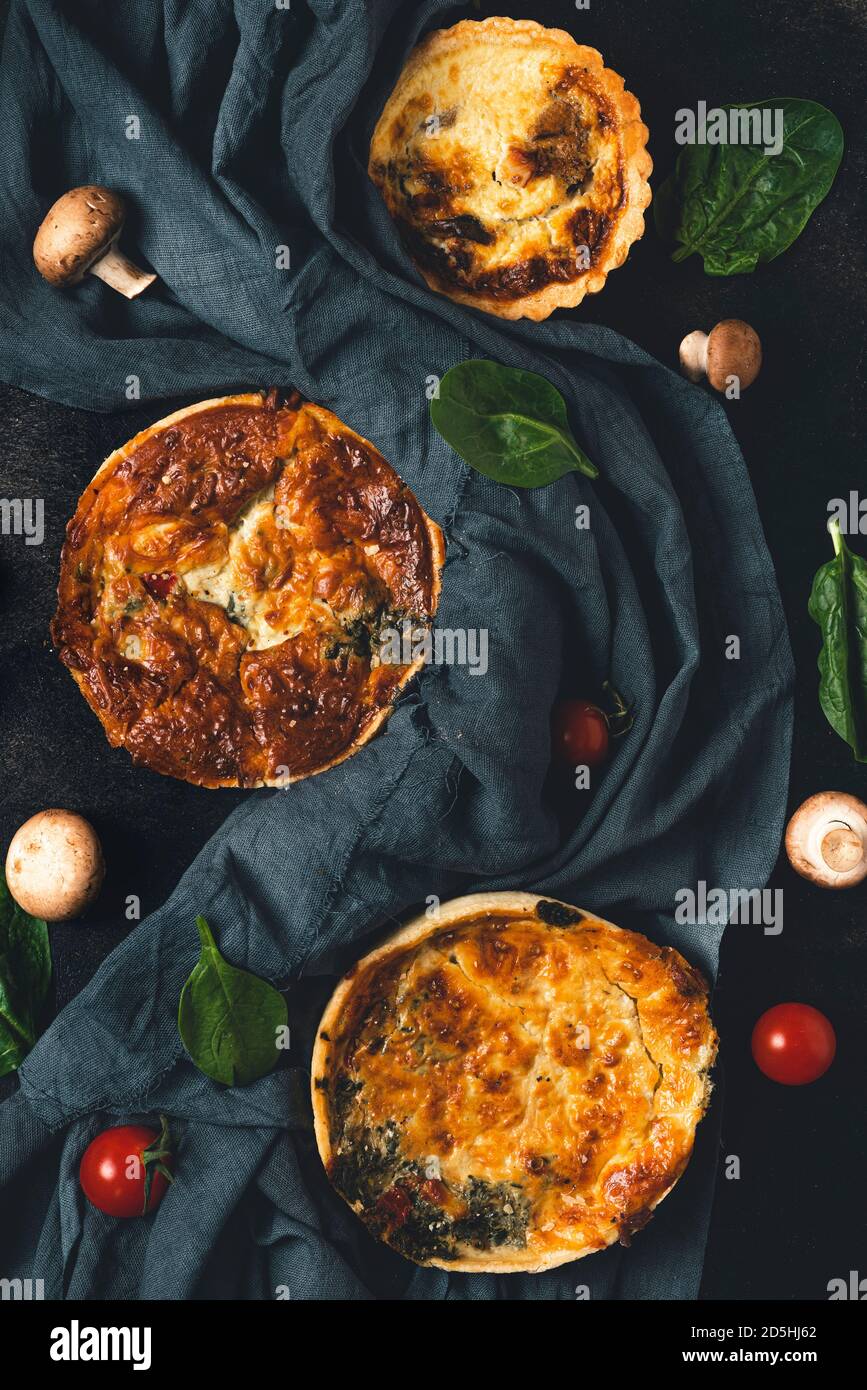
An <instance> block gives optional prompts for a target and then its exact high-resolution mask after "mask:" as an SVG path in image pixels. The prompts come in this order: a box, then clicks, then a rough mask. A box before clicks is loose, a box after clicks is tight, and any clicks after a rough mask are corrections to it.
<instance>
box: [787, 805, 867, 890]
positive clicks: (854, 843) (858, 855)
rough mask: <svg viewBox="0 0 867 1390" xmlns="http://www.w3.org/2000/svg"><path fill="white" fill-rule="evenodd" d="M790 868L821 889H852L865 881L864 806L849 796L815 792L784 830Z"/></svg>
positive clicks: (866, 823)
mask: <svg viewBox="0 0 867 1390" xmlns="http://www.w3.org/2000/svg"><path fill="white" fill-rule="evenodd" d="M786 853H787V855H788V856H789V862H790V863H791V865H792V868H793V869H795V870H796V872H797V873H799V874H801V875H802V877H803V878H808V879H809V880H810V882H811V883H815V884H817V885H818V886H819V887H820V888H852V887H853V886H854V885H855V884H856V883H860V882H861V880H862V879H863V878H865V877H867V806H865V804H864V802H863V801H859V800H858V798H857V796H850V795H849V793H848V792H817V793H816V795H815V796H810V797H808V798H807V800H806V801H805V802H804V804H803V805H802V806H799V807H798V809H797V811H796V812H795V814H794V815H793V816H792V819H791V820H790V821H789V824H788V827H787V829H786Z"/></svg>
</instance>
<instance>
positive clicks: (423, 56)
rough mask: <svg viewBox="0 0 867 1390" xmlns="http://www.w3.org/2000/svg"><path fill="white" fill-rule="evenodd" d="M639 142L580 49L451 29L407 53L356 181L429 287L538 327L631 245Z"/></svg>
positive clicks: (615, 80) (619, 100)
mask: <svg viewBox="0 0 867 1390" xmlns="http://www.w3.org/2000/svg"><path fill="white" fill-rule="evenodd" d="M563 118H565V119H563ZM647 138H648V131H647V127H646V126H645V125H644V124H643V123H642V121H641V109H640V106H639V103H638V100H637V99H636V98H635V97H634V96H633V95H632V94H631V93H630V92H627V91H626V90H625V89H624V82H623V79H622V78H621V77H620V76H618V74H617V73H615V72H613V71H612V70H611V69H609V68H606V67H605V66H604V64H603V61H602V57H601V55H600V54H599V53H598V52H597V50H596V49H594V48H589V47H587V46H586V45H582V44H578V43H576V41H575V39H573V38H572V36H571V35H570V34H567V33H566V32H565V31H563V30H561V29H547V28H545V27H544V26H543V25H541V24H538V23H536V21H535V20H512V19H505V18H502V17H495V18H491V19H486V20H483V21H475V20H462V21H461V22H460V23H459V24H456V25H454V26H453V27H452V28H451V29H445V30H437V31H434V32H433V33H431V34H429V35H428V36H427V37H426V38H425V39H424V40H423V41H422V42H421V43H420V44H419V45H418V47H417V48H416V49H415V50H414V51H413V52H412V53H411V54H410V57H409V58H408V60H407V63H406V65H405V67H404V69H403V71H402V73H401V74H400V77H399V78H398V81H397V84H396V86H395V88H394V90H393V92H392V93H391V95H390V97H389V98H388V101H387V102H386V105H385V107H384V109H383V112H382V115H381V116H380V118H379V121H378V123H377V125H376V128H375V131H374V134H373V138H372V141H371V146H370V160H369V166H368V172H369V174H370V177H371V179H372V180H373V182H374V183H376V184H377V186H378V187H379V189H380V192H381V193H382V196H383V198H384V201H385V203H386V206H387V208H388V211H389V213H390V215H391V217H392V218H393V220H394V221H395V222H396V224H397V226H398V229H399V231H400V232H401V235H402V237H403V239H404V242H405V243H406V245H407V248H408V250H409V253H410V255H411V256H412V258H413V260H414V261H415V263H416V266H417V267H418V269H419V271H420V273H421V275H422V276H423V278H424V280H425V281H426V283H427V284H428V285H429V287H430V288H431V289H433V290H435V291H437V292H438V293H440V294H444V295H447V296H448V297H449V298H450V299H453V300H455V301H456V302H457V303H459V304H469V305H472V306H474V307H475V308H477V309H482V310H484V311H485V312H486V313H490V314H495V315H497V316H498V317H501V318H506V319H519V318H529V319H534V320H541V319H545V318H547V317H548V316H549V314H551V313H552V312H553V310H554V309H557V308H574V307H575V306H576V305H578V304H580V303H581V301H582V299H583V298H584V296H585V295H586V294H595V293H597V292H598V291H599V290H601V289H602V288H603V286H604V284H605V281H606V279H607V276H608V274H609V272H610V271H611V270H613V269H615V268H616V267H617V266H620V265H622V264H623V262H624V261H625V259H626V257H627V255H628V253H629V248H630V246H631V245H632V243H633V242H634V241H637V240H638V239H639V238H640V237H641V236H642V235H643V232H644V210H645V208H646V207H647V206H648V204H649V203H650V200H651V190H650V185H649V183H648V178H649V175H650V173H651V170H652V168H653V163H652V160H651V158H650V155H649V153H648V151H647V148H646V145H647ZM570 180H571V181H570ZM576 248H578V249H582V248H583V252H584V253H586V255H587V259H588V260H589V264H586V263H585V262H580V263H579V264H577V265H576V263H575V256H576Z"/></svg>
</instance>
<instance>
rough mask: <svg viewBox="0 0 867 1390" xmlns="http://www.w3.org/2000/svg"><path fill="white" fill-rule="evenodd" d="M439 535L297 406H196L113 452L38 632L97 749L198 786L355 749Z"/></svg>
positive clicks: (361, 456) (385, 684)
mask: <svg viewBox="0 0 867 1390" xmlns="http://www.w3.org/2000/svg"><path fill="white" fill-rule="evenodd" d="M442 561H443V539H442V534H441V532H440V530H439V527H438V526H436V524H435V523H434V522H433V521H431V519H430V518H429V517H428V516H426V515H425V513H424V511H423V510H422V508H421V506H420V505H419V503H418V502H417V500H416V498H415V497H414V496H413V494H412V492H411V491H410V490H409V488H408V487H406V485H405V484H404V483H403V482H402V481H401V479H400V478H399V477H398V475H397V473H395V471H394V469H393V468H392V467H391V466H390V465H389V464H388V463H387V462H386V460H385V459H384V458H383V457H382V455H381V454H380V453H379V452H378V450H377V449H376V448H375V447H374V446H373V444H371V443H370V442H369V441H368V440H366V439H362V437H361V436H360V435H358V434H356V433H355V432H354V431H353V430H351V429H349V428H348V426H346V425H344V424H343V423H342V421H340V420H338V419H337V417H336V416H335V415H333V414H332V413H331V412H330V411H328V410H325V409H323V408H322V407H321V406H317V405H313V404H311V403H310V402H307V401H302V400H301V398H300V397H299V396H298V395H297V393H293V394H292V395H291V396H290V397H289V399H287V400H285V401H284V402H282V403H281V402H280V400H279V399H278V396H277V393H276V392H271V393H259V394H249V395H235V396H225V397H223V398H221V399H218V400H209V401H202V402H200V403H199V404H198V405H192V406H189V407H187V408H186V409H184V410H180V411H178V412H177V413H176V414H174V415H169V416H168V417H167V418H166V419H164V420H160V421H158V422H157V423H156V424H155V425H152V426H151V427H150V428H149V429H146V430H144V431H143V432H142V433H141V434H138V435H136V437H135V438H134V439H132V440H130V441H129V443H127V444H124V445H123V447H122V448H120V449H116V450H115V452H114V453H113V454H111V455H110V456H109V458H107V459H106V461H105V463H104V464H103V465H102V467H101V468H100V469H99V471H98V473H97V474H96V477H95V478H94V479H93V482H92V483H91V484H90V486H89V487H88V488H87V489H86V491H85V492H84V493H83V495H82V497H81V499H80V501H79V503H78V507H77V509H76V512H75V515H74V516H73V518H72V520H71V521H70V523H69V525H68V527H67V532H66V543H65V545H64V547H63V555H62V559H61V568H60V583H59V588H58V607H57V613H56V615H55V618H54V621H53V623H52V628H51V631H52V637H53V639H54V643H55V645H56V647H57V648H58V650H59V653H60V659H61V661H63V662H64V663H65V664H66V665H67V666H68V667H69V669H70V671H71V672H72V675H73V677H74V678H75V680H76V682H77V684H78V686H79V689H80V690H81V692H82V694H83V695H84V697H85V699H86V700H87V702H88V704H89V705H90V707H91V709H92V710H93V711H94V713H95V714H96V715H97V716H98V718H99V719H100V720H101V721H102V724H103V727H104V729H105V732H106V734H107V735H108V739H109V742H110V743H112V744H113V745H115V746H117V745H122V746H123V747H124V748H126V749H127V750H128V752H129V753H131V754H132V757H133V759H134V760H135V761H136V762H137V763H141V764H143V765H144V766H145V767H149V768H152V769H153V770H154V771H156V772H161V773H166V774H168V775H169V776H172V777H179V778H182V779H184V780H185V781H187V782H194V783H197V784H198V785H200V786H203V787H256V786H263V785H264V786H282V785H285V784H286V783H288V782H292V781H294V780H296V779H298V778H301V777H308V776H310V775H311V774H312V773H316V772H322V771H323V770H324V769H326V768H328V767H332V766H333V765H334V764H335V763H338V762H341V761H342V760H343V759H344V758H347V757H349V756H350V754H351V753H353V752H355V751H356V749H358V748H359V747H360V746H361V745H362V744H363V743H365V742H366V741H367V740H368V739H370V738H371V737H372V736H373V734H374V733H375V732H376V731H377V729H378V728H379V727H380V725H381V724H382V723H383V721H384V720H385V719H386V718H387V716H388V714H389V712H390V710H391V707H392V702H393V701H394V698H395V696H396V695H397V694H398V692H399V691H400V689H401V688H402V687H403V686H404V685H406V683H407V681H408V680H409V679H410V678H411V676H412V675H413V674H414V673H415V671H416V670H417V668H418V666H419V665H420V664H421V662H420V661H416V662H414V663H412V664H410V665H396V664H393V663H389V662H381V661H380V660H379V651H380V635H381V633H382V631H383V629H384V628H386V627H391V626H393V625H399V624H401V623H402V622H403V621H404V620H405V619H408V620H411V621H412V622H413V623H414V624H418V625H421V626H425V625H427V624H428V623H429V622H430V620H431V618H432V617H433V614H434V612H435V611H436V606H437V600H438V596H439V586H440V578H439V575H440V568H441V565H442Z"/></svg>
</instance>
